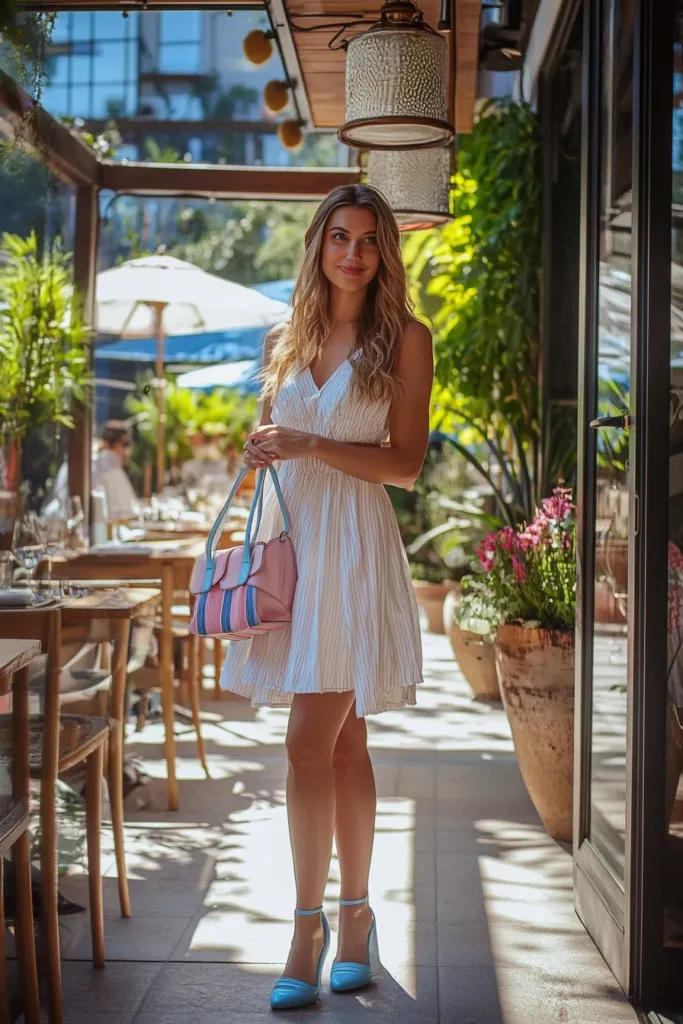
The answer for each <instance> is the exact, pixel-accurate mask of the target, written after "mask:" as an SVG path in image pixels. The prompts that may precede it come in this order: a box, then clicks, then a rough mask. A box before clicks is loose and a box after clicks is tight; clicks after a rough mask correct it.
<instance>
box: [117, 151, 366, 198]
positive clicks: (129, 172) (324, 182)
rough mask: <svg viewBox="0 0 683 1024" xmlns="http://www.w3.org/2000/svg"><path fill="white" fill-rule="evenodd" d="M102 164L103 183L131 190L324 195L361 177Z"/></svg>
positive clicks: (300, 170)
mask: <svg viewBox="0 0 683 1024" xmlns="http://www.w3.org/2000/svg"><path fill="white" fill-rule="evenodd" d="M100 168H101V187H102V188H103V189H111V190H112V191H115V192H125V193H126V194H127V195H153V196H176V197H180V196H183V197H197V198H204V197H205V198H212V197H213V198H215V199H267V200H278V199H285V200H299V201H303V200H320V199H323V198H324V196H326V195H327V193H328V192H329V191H330V190H331V189H333V188H336V187H337V186H338V185H348V184H352V183H354V182H357V181H359V180H360V172H359V171H358V170H355V169H347V168H343V167H332V168H320V167H241V166H228V165H226V166H221V165H216V164H152V163H113V162H111V161H108V160H105V161H103V162H102V163H101V165H100Z"/></svg>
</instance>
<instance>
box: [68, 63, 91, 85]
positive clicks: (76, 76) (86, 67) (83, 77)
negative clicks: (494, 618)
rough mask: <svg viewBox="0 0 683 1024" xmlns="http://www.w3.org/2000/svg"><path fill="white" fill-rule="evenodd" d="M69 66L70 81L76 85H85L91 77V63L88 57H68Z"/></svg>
mask: <svg viewBox="0 0 683 1024" xmlns="http://www.w3.org/2000/svg"><path fill="white" fill-rule="evenodd" d="M69 62H70V64H71V81H72V82H73V83H74V84H76V85H86V84H87V83H88V82H89V81H90V79H91V77H92V68H93V62H92V60H91V58H90V57H69Z"/></svg>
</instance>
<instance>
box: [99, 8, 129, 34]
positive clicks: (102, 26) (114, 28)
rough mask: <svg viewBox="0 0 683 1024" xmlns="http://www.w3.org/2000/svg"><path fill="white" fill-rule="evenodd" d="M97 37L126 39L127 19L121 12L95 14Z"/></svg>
mask: <svg viewBox="0 0 683 1024" xmlns="http://www.w3.org/2000/svg"><path fill="white" fill-rule="evenodd" d="M95 35H96V36H97V38H98V39H124V38H125V36H126V19H125V18H124V17H123V14H122V13H121V11H97V12H96V13H95Z"/></svg>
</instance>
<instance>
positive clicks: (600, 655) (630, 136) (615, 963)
mask: <svg viewBox="0 0 683 1024" xmlns="http://www.w3.org/2000/svg"><path fill="white" fill-rule="evenodd" d="M586 29H587V36H586V44H587V49H588V51H589V52H588V57H587V72H586V74H587V81H586V83H585V89H584V96H585V97H586V100H587V102H586V106H585V108H584V110H585V120H586V126H585V133H584V202H585V204H586V205H587V206H588V211H587V213H588V215H587V217H586V218H585V219H586V225H585V228H584V248H583V252H584V263H585V266H584V273H585V278H584V294H583V311H582V312H583V318H582V322H583V325H584V332H583V334H584V336H583V339H582V346H581V347H582V368H581V375H582V380H581V381H580V389H581V397H580V404H579V410H580V411H579V418H580V421H581V423H582V427H583V446H582V452H581V456H580V465H579V478H580V483H579V501H578V504H579V546H580V567H579V568H580V572H579V608H580V622H579V628H578V637H577V670H578V674H577V690H578V693H577V704H578V717H577V721H578V722H579V730H578V732H579V743H578V745H577V752H578V757H577V765H576V779H577V783H578V785H577V787H576V790H575V793H576V797H577V800H576V804H577V806H576V808H575V828H574V833H575V835H574V843H575V888H576V897H577V910H578V913H579V915H580V917H581V918H582V920H583V921H584V923H585V925H586V927H587V928H588V930H589V932H590V933H591V935H592V936H593V938H594V939H595V941H596V943H597V944H598V946H599V947H600V949H601V951H602V953H603V955H604V956H605V959H606V960H607V961H608V963H609V964H610V966H611V967H612V970H613V971H614V973H615V974H616V976H617V978H618V979H619V981H620V982H621V983H622V984H625V980H626V975H627V964H626V961H625V944H624V933H625V904H626V901H625V892H626V884H627V869H626V864H627V839H626V836H627V819H628V814H627V805H628V785H627V783H628V768H627V766H628V736H629V729H628V718H629V685H630V679H631V677H632V645H631V638H632V636H633V621H634V608H633V601H632V600H631V592H632V590H631V580H632V571H631V566H632V562H633V543H634V530H633V528H632V524H633V515H632V509H633V505H634V502H635V492H634V479H635V478H634V475H633V458H634V453H635V450H636V447H635V441H636V438H635V427H634V422H633V419H632V415H631V395H632V361H633V359H632V351H633V343H634V338H633V327H632V324H633V316H632V305H633V277H634V260H633V159H634V145H633V142H634V102H633V96H634V93H633V89H634V80H633V58H634V31H633V29H634V0H593V3H590V4H588V10H587V26H586ZM585 209H586V207H585V206H584V211H585Z"/></svg>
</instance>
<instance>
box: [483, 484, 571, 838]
mask: <svg viewBox="0 0 683 1024" xmlns="http://www.w3.org/2000/svg"><path fill="white" fill-rule="evenodd" d="M575 528H576V521H575V509H574V505H573V504H572V501H571V492H570V491H568V490H566V489H564V488H560V487H558V488H555V490H554V491H553V494H552V497H550V498H546V499H545V500H544V501H543V502H542V503H541V507H540V509H537V511H536V514H535V516H534V518H533V519H532V521H531V522H530V523H529V524H528V525H523V526H520V527H518V528H517V529H512V528H511V527H506V528H505V529H503V530H499V531H498V532H496V533H492V534H489V535H488V537H487V538H486V539H485V541H484V543H483V544H482V546H481V548H480V549H479V552H478V553H479V558H480V561H481V565H482V570H483V571H482V574H481V576H480V577H478V578H476V580H475V581H474V582H473V589H474V592H477V591H478V592H479V593H481V594H482V595H483V596H484V597H485V598H486V599H487V600H489V601H490V602H491V604H492V606H493V607H494V608H495V610H496V613H497V614H498V616H499V621H500V624H499V625H498V628H497V631H496V638H495V642H494V649H495V657H496V667H497V670H498V681H499V684H500V692H501V697H502V700H503V705H504V707H505V710H506V713H507V716H508V719H509V722H510V727H511V730H512V738H513V742H514V745H515V751H516V754H517V758H518V761H519V767H520V771H521V773H522V778H523V779H524V783H525V785H526V787H527V790H528V792H529V795H530V797H531V799H532V801H533V803H534V806H535V807H536V810H537V811H538V813H539V815H540V817H541V820H542V821H543V824H544V825H545V827H546V829H547V831H548V832H549V833H550V835H551V836H553V837H554V838H556V839H563V840H567V841H569V840H571V837H572V794H573V761H574V626H575V619H576V565H575Z"/></svg>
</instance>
